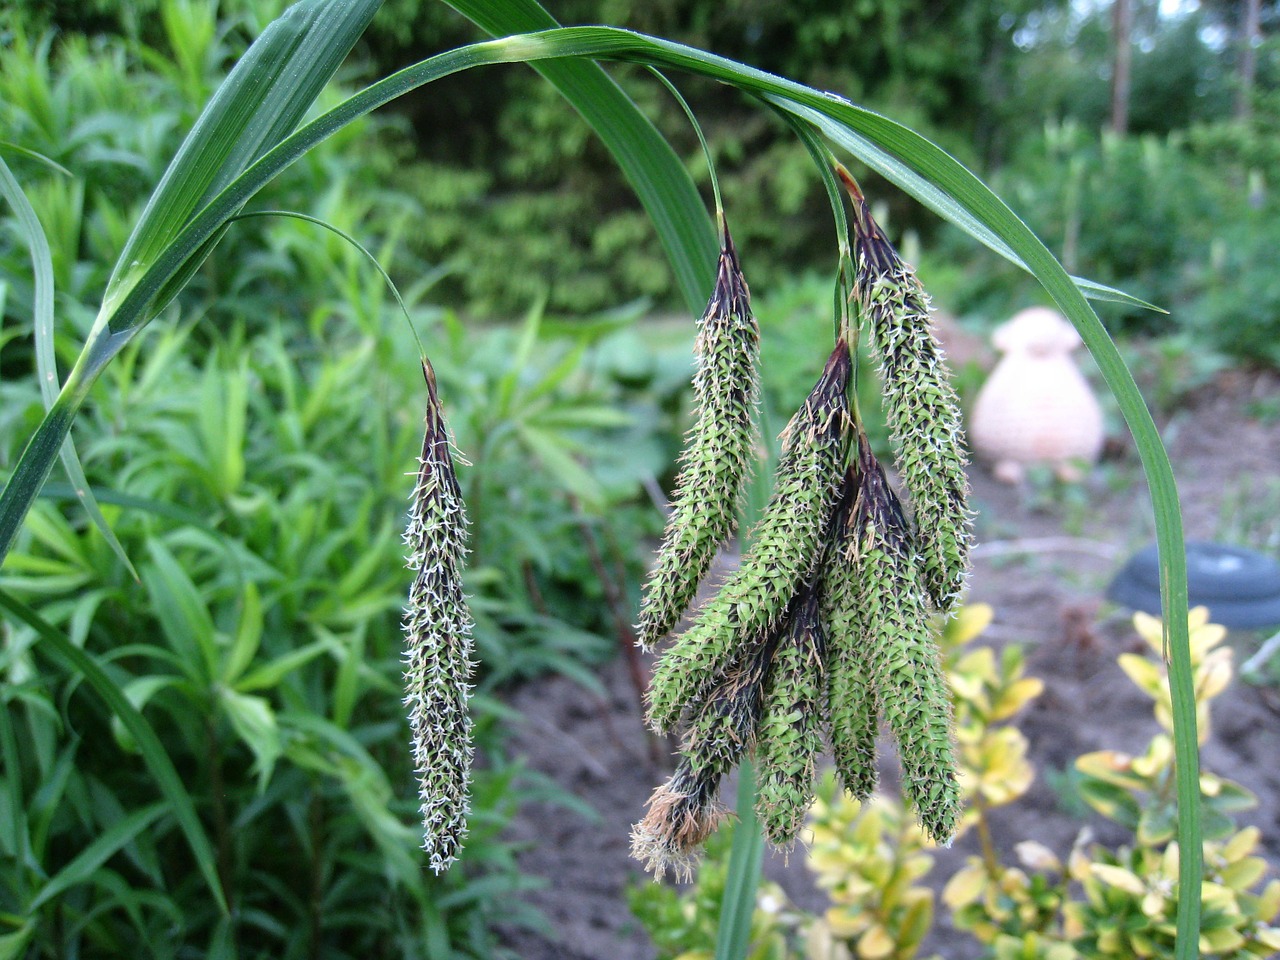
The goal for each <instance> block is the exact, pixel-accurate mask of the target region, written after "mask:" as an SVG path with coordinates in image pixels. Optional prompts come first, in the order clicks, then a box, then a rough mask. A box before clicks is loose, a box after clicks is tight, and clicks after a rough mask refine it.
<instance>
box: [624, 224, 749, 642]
mask: <svg viewBox="0 0 1280 960" xmlns="http://www.w3.org/2000/svg"><path fill="white" fill-rule="evenodd" d="M698 327H699V329H698V339H697V345H696V348H695V352H696V354H697V370H696V372H695V374H694V377H693V396H694V402H695V407H696V420H695V423H694V426H693V428H692V429H691V430H690V431H689V435H688V437H687V438H686V441H685V448H684V453H683V454H682V455H681V462H682V467H681V470H680V473H679V476H678V477H677V479H676V487H675V492H674V494H673V496H672V502H671V514H670V516H669V517H668V519H667V525H666V532H665V533H664V535H663V539H662V547H661V549H660V550H659V552H658V557H657V560H656V561H655V563H654V567H653V571H652V573H651V574H650V577H649V582H648V584H647V585H646V587H645V592H644V598H643V600H642V601H641V606H640V622H639V624H638V626H637V635H638V640H639V643H640V646H641V647H642V648H644V649H651V648H652V647H654V646H655V645H657V644H658V643H659V642H661V641H662V639H663V638H664V637H665V636H666V635H667V634H668V633H670V632H671V630H672V628H673V627H675V626H676V624H677V623H679V621H680V618H681V617H682V616H684V613H685V611H686V610H687V609H688V607H689V604H690V603H691V602H692V601H693V598H694V596H695V594H696V593H697V590H698V584H699V582H700V581H701V580H702V578H703V577H704V576H705V575H706V572H707V569H708V567H710V565H711V561H712V560H713V559H714V557H715V554H716V551H717V550H718V549H719V548H720V546H721V545H722V544H723V543H724V541H725V540H726V539H728V538H729V536H730V535H732V533H733V531H734V528H735V527H736V526H737V518H738V513H739V511H740V510H741V507H742V500H743V495H744V491H745V489H746V482H747V480H748V478H749V477H750V475H751V464H752V460H753V454H754V452H755V447H756V442H757V439H758V437H757V429H756V422H755V415H756V407H757V404H758V402H759V393H760V385H759V370H758V364H759V356H760V331H759V328H758V327H757V326H756V321H755V318H754V317H753V316H752V314H751V294H750V291H749V290H748V289H747V282H746V280H745V278H744V277H743V275H742V269H741V267H740V266H739V263H738V252H737V250H735V249H734V246H733V239H732V237H730V235H729V229H728V227H727V226H725V227H724V228H723V230H722V234H721V241H720V259H719V262H718V265H717V269H716V283H715V287H714V288H713V290H712V292H711V299H710V301H709V302H708V303H707V309H706V312H705V313H704V314H703V316H702V319H701V320H700V321H699V322H698Z"/></svg>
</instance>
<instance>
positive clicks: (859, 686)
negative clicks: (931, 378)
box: [822, 435, 879, 800]
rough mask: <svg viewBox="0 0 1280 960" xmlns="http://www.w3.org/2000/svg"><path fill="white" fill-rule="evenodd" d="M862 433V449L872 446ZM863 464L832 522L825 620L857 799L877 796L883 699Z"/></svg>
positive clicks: (835, 716) (838, 722)
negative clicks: (860, 558) (861, 543)
mask: <svg viewBox="0 0 1280 960" xmlns="http://www.w3.org/2000/svg"><path fill="white" fill-rule="evenodd" d="M866 442H867V440H866V437H864V436H861V435H860V436H859V437H858V444H859V449H862V447H864V446H865V445H866ZM861 478H862V474H861V472H860V471H859V469H858V466H857V463H856V462H855V463H851V464H850V465H849V469H848V471H847V472H846V473H845V479H844V487H843V489H842V491H841V495H840V506H839V508H838V509H837V511H836V516H835V519H834V520H833V521H832V531H831V545H830V547H829V552H828V555H827V562H826V567H825V568H824V570H823V574H822V621H823V624H824V625H825V628H826V637H827V684H826V699H827V716H828V718H829V723H830V726H829V731H828V733H829V739H830V742H831V752H832V754H833V756H834V757H835V764H836V772H837V773H838V774H839V775H840V781H841V783H843V784H844V788H845V789H846V790H847V791H849V793H850V794H852V795H853V797H854V798H855V799H858V800H865V799H866V798H867V797H869V796H871V794H872V792H873V791H874V790H875V788H876V783H877V781H878V780H879V771H878V770H877V767H876V733H877V721H876V715H877V712H878V709H879V707H878V703H877V699H876V689H875V685H874V684H873V683H872V682H871V659H870V657H871V651H870V649H869V647H868V643H869V640H870V638H871V636H872V635H873V634H872V632H871V629H870V626H869V625H868V624H867V623H866V622H865V620H864V617H863V615H862V614H863V607H862V605H861V603H860V602H859V595H860V593H861V589H862V588H861V582H860V579H859V570H858V563H857V556H856V554H857V546H858V536H857V531H856V529H855V526H854V516H855V513H856V511H857V510H858V501H859V499H860V497H861V494H862V479H861Z"/></svg>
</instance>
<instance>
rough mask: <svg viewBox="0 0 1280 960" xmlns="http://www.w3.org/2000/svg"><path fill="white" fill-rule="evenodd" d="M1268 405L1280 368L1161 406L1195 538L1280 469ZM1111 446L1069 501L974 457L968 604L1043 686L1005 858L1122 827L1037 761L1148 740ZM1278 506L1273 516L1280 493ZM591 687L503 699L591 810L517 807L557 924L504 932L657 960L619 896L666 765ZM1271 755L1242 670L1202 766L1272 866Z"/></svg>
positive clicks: (798, 861)
mask: <svg viewBox="0 0 1280 960" xmlns="http://www.w3.org/2000/svg"><path fill="white" fill-rule="evenodd" d="M1277 404H1280V377H1277V376H1275V375H1269V374H1248V373H1241V372H1234V371H1233V372H1230V373H1228V374H1226V375H1223V376H1221V377H1220V378H1219V379H1218V380H1217V381H1216V382H1215V383H1214V384H1212V385H1211V386H1210V387H1208V388H1206V389H1204V390H1202V391H1200V392H1199V393H1197V394H1196V395H1195V396H1194V397H1192V398H1191V399H1190V400H1188V401H1187V402H1186V403H1184V404H1183V405H1182V407H1181V408H1180V409H1179V410H1178V411H1177V412H1176V413H1175V414H1173V415H1172V416H1171V417H1168V418H1165V422H1164V423H1163V424H1162V430H1163V432H1164V434H1165V438H1166V442H1167V444H1168V445H1169V447H1170V452H1171V456H1172V459H1173V462H1174V469H1175V473H1176V475H1177V478H1178V483H1179V489H1180V493H1181V496H1182V501H1183V505H1184V515H1185V523H1186V528H1187V535H1188V538H1189V539H1215V538H1218V537H1219V536H1220V535H1221V533H1222V531H1223V530H1224V528H1230V527H1231V526H1232V524H1233V523H1234V522H1235V521H1237V520H1239V519H1240V518H1239V517H1231V516H1225V517H1224V515H1223V511H1224V509H1227V510H1230V509H1231V507H1230V505H1231V504H1232V503H1234V502H1236V500H1238V499H1239V494H1240V492H1241V491H1242V490H1244V489H1248V488H1247V487H1245V486H1242V485H1243V484H1247V483H1249V482H1251V481H1252V482H1255V483H1256V481H1257V480H1260V479H1266V478H1277V477H1280V421H1278V420H1277V418H1276V415H1275V413H1274V412H1272V411H1274V409H1275V408H1276V406H1277ZM1114 432H1115V433H1116V434H1117V436H1119V435H1120V434H1121V432H1122V431H1121V430H1120V429H1117V430H1116V431H1114ZM1115 446H1116V447H1117V448H1118V449H1117V450H1116V451H1115V452H1114V453H1113V455H1112V457H1111V458H1110V459H1109V460H1107V461H1106V462H1104V463H1103V464H1102V465H1101V466H1100V467H1099V468H1098V469H1097V470H1096V471H1095V473H1094V474H1093V475H1092V476H1091V477H1090V478H1089V479H1088V480H1087V481H1086V482H1085V483H1084V484H1083V485H1082V486H1081V487H1080V488H1078V489H1076V490H1074V491H1068V492H1067V493H1066V494H1065V495H1064V494H1063V493H1062V491H1060V490H1058V491H1056V495H1055V491H1054V490H1053V489H1052V488H1050V487H1047V486H1046V487H1042V488H1041V489H1039V490H1037V489H1036V488H1034V487H1033V488H1023V489H1015V488H1011V487H1006V486H1003V485H1001V484H998V483H996V482H995V481H994V480H992V479H991V477H990V474H989V473H988V472H986V471H985V470H984V469H983V468H982V467H981V466H980V465H979V466H975V467H974V469H973V475H972V483H973V502H974V505H975V507H976V508H977V510H978V513H979V519H978V533H979V543H980V544H981V546H980V548H979V549H978V551H977V555H976V559H975V569H974V574H973V577H972V581H971V589H970V594H969V601H970V602H984V603H989V604H991V605H992V607H993V608H994V610H995V620H994V622H993V624H992V626H991V627H990V628H989V630H988V631H987V633H986V634H985V637H984V639H985V641H986V642H989V643H991V644H993V645H996V646H999V645H1002V644H1005V643H1019V644H1022V645H1024V646H1025V648H1026V651H1027V672H1028V674H1030V675H1032V676H1038V677H1041V678H1042V679H1043V680H1044V681H1045V691H1044V693H1043V694H1042V695H1041V696H1040V697H1039V698H1038V699H1037V700H1036V701H1034V702H1033V704H1032V705H1031V706H1030V707H1029V708H1028V709H1027V710H1025V711H1024V713H1023V714H1022V716H1021V717H1020V720H1019V726H1020V728H1021V729H1022V730H1023V732H1024V733H1025V734H1026V735H1027V737H1028V738H1029V740H1030V742H1031V754H1030V759H1031V761H1032V763H1033V764H1034V765H1035V766H1036V769H1037V774H1038V775H1037V779H1036V783H1035V785H1034V786H1033V787H1032V789H1031V792H1030V793H1029V794H1028V795H1027V796H1026V797H1024V798H1023V799H1022V800H1020V801H1019V802H1018V803H1016V804H1014V805H1012V806H1010V807H1005V808H1002V809H1000V810H998V811H996V813H995V814H994V815H993V816H994V823H993V827H994V831H995V839H996V842H997V844H998V845H999V846H1000V847H1002V848H1003V849H1004V850H1006V851H1007V850H1008V849H1010V848H1011V847H1012V845H1013V844H1014V843H1016V842H1018V841H1020V840H1023V839H1035V840H1038V841H1040V842H1041V843H1044V844H1046V845H1047V846H1049V847H1050V848H1051V849H1053V850H1054V851H1055V852H1057V853H1058V854H1059V855H1065V854H1066V853H1067V852H1068V850H1069V849H1070V846H1071V843H1072V841H1073V840H1074V839H1075V837H1076V836H1077V834H1078V833H1079V831H1080V829H1081V828H1082V827H1083V826H1084V825H1085V824H1086V823H1089V824H1090V825H1091V826H1093V827H1094V829H1095V831H1096V834H1097V839H1099V840H1103V841H1109V842H1119V841H1121V840H1123V839H1124V838H1123V837H1122V836H1121V835H1120V833H1119V832H1118V828H1115V827H1113V826H1111V825H1109V824H1108V823H1107V822H1106V821H1103V820H1101V819H1100V818H1091V819H1089V820H1083V819H1080V818H1078V817H1077V816H1073V815H1071V814H1069V813H1067V812H1065V811H1064V809H1063V806H1062V804H1061V802H1060V797H1059V795H1058V794H1057V793H1055V791H1054V789H1053V788H1052V786H1051V785H1050V778H1049V777H1046V775H1045V772H1046V771H1053V770H1056V771H1061V770H1063V769H1064V768H1066V767H1067V766H1069V765H1070V764H1071V762H1072V761H1073V760H1074V758H1075V757H1076V756H1078V755H1080V754H1082V753H1085V752H1088V751H1091V750H1097V749H1102V748H1112V749H1119V750H1126V751H1131V752H1136V751H1140V750H1141V749H1143V748H1144V747H1145V744H1146V743H1147V741H1148V740H1149V739H1150V737H1151V735H1152V734H1153V733H1154V732H1155V726H1154V721H1153V719H1152V716H1151V710H1150V702H1149V701H1148V700H1147V699H1146V698H1145V697H1144V696H1143V695H1142V694H1141V693H1140V692H1139V691H1138V690H1137V689H1136V688H1135V687H1133V686H1132V684H1131V683H1130V682H1129V680H1128V679H1127V678H1126V677H1125V676H1124V674H1123V673H1122V672H1121V671H1120V669H1119V668H1118V667H1117V666H1116V663H1115V657H1116V655H1117V654H1119V653H1121V652H1123V651H1124V650H1126V649H1137V648H1138V643H1139V641H1138V639H1137V635H1136V634H1135V633H1134V632H1133V630H1132V628H1131V626H1130V624H1129V619H1128V616H1127V613H1126V612H1125V611H1122V610H1117V609H1116V608H1115V607H1113V606H1111V605H1110V604H1107V603H1106V602H1105V601H1104V599H1103V593H1104V591H1105V588H1106V585H1107V583H1108V582H1109V580H1110V578H1111V577H1112V576H1113V574H1114V573H1115V572H1116V570H1118V569H1119V567H1120V565H1121V564H1122V563H1123V561H1124V559H1125V558H1127V557H1128V556H1129V555H1130V554H1131V553H1132V552H1134V551H1135V550H1137V549H1138V548H1140V547H1142V546H1144V545H1145V544H1147V543H1149V542H1151V540H1152V539H1153V535H1152V523H1151V519H1150V507H1149V502H1148V498H1147V493H1146V488H1145V486H1144V485H1143V484H1142V482H1141V474H1140V471H1139V469H1138V467H1137V460H1136V456H1135V454H1134V453H1133V450H1132V444H1131V443H1130V442H1129V441H1128V440H1127V435H1125V439H1124V440H1122V441H1118V442H1117V443H1116V444H1115ZM1224 505H1225V507H1224ZM1253 506H1254V507H1258V508H1261V509H1264V510H1265V508H1266V504H1257V503H1254V504H1253ZM1272 506H1273V507H1275V508H1277V509H1280V503H1275V504H1272ZM1236 509H1237V510H1238V509H1239V507H1237V508H1236ZM733 559H734V558H726V562H727V563H732V562H733ZM979 642H981V641H979ZM1229 642H1232V643H1234V644H1237V645H1238V644H1256V642H1257V635H1256V634H1242V635H1240V636H1236V635H1234V634H1233V635H1232V637H1231V639H1230V640H1229ZM1250 652H1252V646H1244V647H1238V649H1237V663H1239V662H1240V661H1241V660H1243V659H1244V658H1245V657H1247V656H1248V654H1249V653H1250ZM601 680H602V682H603V684H604V686H605V689H606V691H607V696H606V697H605V698H603V699H601V698H599V697H597V696H595V695H593V694H591V693H589V692H587V691H585V690H584V689H583V688H582V687H581V686H580V685H578V684H575V683H573V682H571V681H569V680H565V679H563V678H556V677H551V678H545V679H542V680H539V681H537V682H534V683H530V684H528V685H525V686H523V687H521V688H520V689H517V690H514V691H512V692H511V694H510V697H509V701H510V704H511V705H512V706H514V707H515V708H517V709H518V710H519V711H520V712H521V713H522V714H523V716H524V720H523V722H521V723H520V725H519V728H518V729H517V730H516V731H515V732H514V733H513V735H512V737H511V741H510V749H511V750H512V751H513V752H514V753H516V754H519V755H522V756H523V757H524V758H525V760H526V762H527V763H528V764H529V765H530V766H531V767H533V768H535V769H537V770H540V771H542V772H543V773H545V774H547V775H548V776H549V777H551V778H552V779H553V780H554V781H555V782H556V783H557V784H559V785H560V786H561V787H562V788H563V789H564V790H566V791H568V792H570V793H572V794H574V795H576V796H577V797H579V798H581V799H582V800H584V801H585V802H586V803H587V804H589V805H590V806H591V807H592V808H594V809H595V810H596V811H597V813H598V818H597V819H594V820H591V821H589V820H587V819H585V818H584V817H582V816H581V815H580V814H578V813H575V812H571V811H567V810H565V809H562V808H560V807H553V806H547V805H532V806H527V807H526V808H524V809H523V810H522V811H521V813H520V815H519V816H518V818H517V820H516V821H515V823H514V824H513V826H512V828H511V830H510V831H509V836H510V837H511V838H512V839H514V840H519V841H526V842H527V843H528V848H527V849H526V850H525V852H524V853H522V854H521V856H520V865H521V868H522V869H523V870H524V871H526V872H528V873H530V874H534V875H536V876H541V877H544V878H545V879H546V881H547V883H546V886H545V888H543V889H542V890H539V891H535V892H533V893H531V894H529V895H528V900H529V902H531V903H532V904H534V905H535V906H536V907H538V908H539V909H540V910H541V911H543V913H544V914H545V915H546V917H547V919H548V921H549V924H550V928H551V933H550V934H549V935H545V936H544V935H538V934H532V933H529V932H526V931H513V932H511V933H510V934H509V936H508V938H507V943H508V946H509V947H510V949H511V950H512V951H513V952H514V953H515V954H517V955H518V956H520V957H523V958H525V960H543V958H547V960H550V958H560V960H577V958H590V960H599V958H608V960H651V958H652V957H654V955H655V954H654V950H653V947H652V946H651V945H650V944H649V942H648V940H647V938H646V936H645V934H644V932H643V930H642V929H640V927H639V925H638V924H637V923H636V922H635V920H634V919H633V918H632V917H631V915H630V913H629V911H628V909H627V906H626V899H625V894H624V891H625V888H626V885H627V884H629V883H635V882H638V881H640V879H641V877H642V873H641V871H640V868H639V866H638V865H637V864H636V863H635V862H634V861H632V860H631V859H630V857H629V856H628V852H627V847H628V837H629V833H630V829H631V824H632V823H633V822H634V821H635V820H637V819H638V818H639V816H640V815H641V812H642V810H643V806H644V802H645V800H646V799H647V798H648V796H649V793H650V791H651V790H652V789H653V788H654V787H655V786H656V785H657V784H659V783H660V782H661V781H662V780H663V779H665V777H666V775H667V773H668V772H669V766H668V763H669V759H668V758H669V746H668V745H655V744H653V743H651V742H650V740H649V738H648V737H647V736H646V734H645V732H644V731H643V729H642V726H641V722H640V704H639V700H638V697H637V693H636V690H635V688H634V686H633V685H632V683H631V681H630V678H629V675H628V671H627V669H626V665H625V663H624V662H623V660H622V659H621V658H619V659H617V660H615V661H613V662H612V663H610V664H608V665H607V666H605V667H604V668H603V670H602V671H601ZM655 748H660V749H655ZM655 758H656V761H657V762H655ZM1277 758H1280V693H1278V692H1277V689H1276V687H1274V686H1266V685H1263V686H1251V685H1248V684H1245V683H1242V682H1241V681H1240V680H1239V679H1237V680H1236V681H1235V684H1234V686H1233V687H1232V689H1231V690H1230V691H1229V692H1228V693H1227V694H1226V695H1224V696H1221V697H1219V698H1218V699H1217V700H1216V701H1215V702H1214V707H1213V732H1212V737H1211V739H1210V740H1209V742H1208V744H1207V745H1206V747H1205V748H1204V752H1203V762H1204V765H1205V767H1206V768H1207V769H1208V770H1211V771H1213V772H1215V773H1218V774H1221V775H1223V776H1226V777H1228V778H1230V779H1233V780H1235V781H1237V782H1238V783H1240V784H1242V785H1243V786H1245V787H1247V788H1248V789H1250V790H1252V791H1253V792H1254V793H1255V794H1257V795H1258V798H1259V804H1258V807H1257V808H1256V809H1254V810H1252V811H1248V812H1246V813H1245V814H1243V815H1242V816H1241V818H1240V819H1241V821H1242V823H1247V824H1256V825H1257V826H1258V827H1260V828H1261V830H1262V833H1263V837H1264V844H1265V846H1266V855H1267V857H1268V859H1269V860H1270V861H1271V862H1272V863H1273V864H1274V865H1278V866H1280V762H1277ZM890 762H891V763H892V761H890ZM726 789H727V790H729V791H731V790H732V788H731V787H726ZM726 796H727V797H729V798H732V796H733V794H732V792H728V793H727V794H726ZM975 852H976V840H975V839H974V838H972V837H969V836H967V837H965V838H963V839H962V840H961V841H960V842H958V843H957V844H956V845H955V847H954V848H953V849H951V850H945V851H938V858H937V862H936V864H935V866H934V870H933V873H932V875H931V878H932V881H933V882H934V883H935V885H936V886H937V887H939V888H940V887H941V885H942V884H943V883H944V882H945V881H946V879H947V878H948V877H950V876H951V874H952V873H954V872H955V870H956V869H958V868H959V867H960V866H961V865H962V864H963V862H964V860H965V858H966V857H967V856H969V855H971V854H973V853H975ZM765 868H766V874H767V875H769V876H770V877H771V878H773V879H776V880H778V881H779V882H780V883H782V885H783V887H784V889H786V890H787V892H788V894H789V895H790V896H791V897H792V898H793V899H794V900H795V901H796V902H797V903H799V904H801V905H803V906H805V907H807V908H809V909H818V910H820V909H822V907H823V905H824V898H823V896H822V894H821V893H820V892H818V891H816V890H814V888H813V884H812V881H811V877H810V876H809V875H808V873H807V871H806V870H805V868H804V866H803V856H796V855H793V856H792V857H791V864H790V866H789V867H786V868H784V866H783V862H782V859H781V858H780V857H776V858H772V859H770V857H769V856H768V854H766V865H765ZM937 918H938V926H937V929H936V932H935V934H934V936H933V938H932V940H931V941H930V943H929V944H928V949H929V950H936V951H938V952H939V953H941V954H942V955H943V956H944V957H946V958H948V960H959V958H964V957H971V956H974V955H975V953H976V951H975V948H974V945H973V941H971V940H969V939H968V938H967V937H966V936H964V935H962V934H953V933H951V932H950V931H949V930H948V929H947V920H946V910H945V908H939V909H938V911H937ZM926 953H927V951H926Z"/></svg>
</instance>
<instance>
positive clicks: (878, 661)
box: [853, 441, 960, 843]
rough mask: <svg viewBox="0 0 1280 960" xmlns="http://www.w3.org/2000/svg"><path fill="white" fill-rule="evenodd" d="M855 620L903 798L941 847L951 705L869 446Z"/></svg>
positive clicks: (907, 547) (950, 793)
mask: <svg viewBox="0 0 1280 960" xmlns="http://www.w3.org/2000/svg"><path fill="white" fill-rule="evenodd" d="M859 447H860V451H859V470H860V472H861V474H862V482H861V493H860V495H859V498H858V501H857V507H856V509H855V510H854V515H853V527H854V534H855V535H856V537H857V547H856V551H857V552H856V563H857V566H858V581H859V599H858V619H859V620H860V621H861V624H860V625H861V629H862V631H863V636H862V638H861V641H862V642H863V643H865V644H866V646H867V649H868V650H869V651H870V656H869V662H870V667H871V679H872V683H873V684H874V685H875V690H876V698H877V700H878V703H879V706H880V712H881V714H882V716H883V717H884V721H885V724H886V726H888V728H889V730H890V731H891V732H892V733H893V736H894V739H895V740H896V741H897V744H898V758H899V760H900V762H901V764H902V791H903V793H904V794H905V795H906V798H907V799H908V801H910V803H911V805H912V806H913V807H914V808H915V810H916V814H917V816H918V817H919V819H920V823H921V825H922V826H923V827H924V828H925V830H926V831H927V832H928V834H929V835H930V836H931V837H932V838H933V839H934V840H936V841H937V842H938V843H947V842H949V841H950V839H951V837H952V835H953V834H954V833H955V825H956V818H957V816H958V815H959V810H960V789H959V786H958V784H957V782H956V757H955V743H954V740H953V732H952V731H953V726H954V724H953V721H952V714H951V698H950V695H949V693H948V690H947V680H946V676H945V674H944V673H943V671H942V665H941V659H940V655H939V652H938V645H937V640H936V637H935V631H936V629H937V627H936V625H935V619H934V617H932V616H931V615H930V611H929V607H928V601H927V599H926V597H925V593H924V589H923V588H922V586H921V583H920V569H919V566H918V565H917V563H916V553H915V546H914V544H913V542H912V534H911V529H910V526H909V525H908V523H907V518H906V516H905V514H904V513H903V511H902V505H901V504H900V503H899V502H898V497H897V495H896V494H894V492H893V489H892V488H891V487H890V486H889V482H888V480H887V479H886V478H885V475H884V469H883V468H882V467H881V466H880V463H879V461H877V460H876V458H875V455H874V454H873V453H872V452H871V446H870V444H868V443H866V442H865V441H863V442H861V443H860V444H859Z"/></svg>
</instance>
